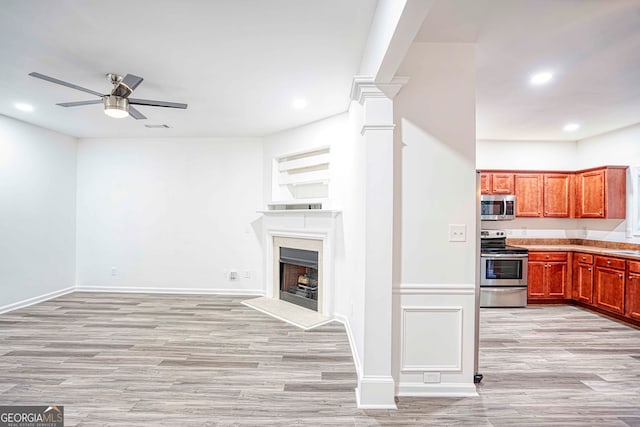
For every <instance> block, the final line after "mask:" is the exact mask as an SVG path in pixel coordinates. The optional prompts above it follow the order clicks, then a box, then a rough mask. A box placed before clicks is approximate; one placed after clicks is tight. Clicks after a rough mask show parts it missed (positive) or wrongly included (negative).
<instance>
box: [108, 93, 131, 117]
mask: <svg viewBox="0 0 640 427" xmlns="http://www.w3.org/2000/svg"><path fill="white" fill-rule="evenodd" d="M104 111H105V113H106V114H107V115H109V116H111V117H117V118H119V117H126V116H128V115H129V100H128V99H127V98H123V97H121V96H115V95H105V96H104Z"/></svg>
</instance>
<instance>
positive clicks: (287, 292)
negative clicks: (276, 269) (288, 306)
mask: <svg viewBox="0 0 640 427" xmlns="http://www.w3.org/2000/svg"><path fill="white" fill-rule="evenodd" d="M279 255H280V299H281V300H283V301H287V302H290V303H292V304H296V305H299V306H302V307H305V308H308V309H310V310H314V311H318V252H317V251H312V250H306V249H296V248H288V247H280V254H279Z"/></svg>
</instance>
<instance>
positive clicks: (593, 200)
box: [576, 169, 605, 218]
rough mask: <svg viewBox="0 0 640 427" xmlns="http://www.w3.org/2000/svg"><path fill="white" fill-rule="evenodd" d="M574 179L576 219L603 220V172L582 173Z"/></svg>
mask: <svg viewBox="0 0 640 427" xmlns="http://www.w3.org/2000/svg"><path fill="white" fill-rule="evenodd" d="M576 178H577V180H578V182H577V185H576V188H577V194H576V198H577V204H578V217H580V218H604V203H605V193H604V190H605V171H604V170H603V169H600V170H595V171H589V172H583V173H580V174H578V175H577V177H576Z"/></svg>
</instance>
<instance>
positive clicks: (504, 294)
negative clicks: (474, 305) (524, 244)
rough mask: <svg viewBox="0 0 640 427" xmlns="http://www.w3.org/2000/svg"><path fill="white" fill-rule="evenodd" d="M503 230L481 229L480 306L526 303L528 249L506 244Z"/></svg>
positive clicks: (520, 304) (508, 305)
mask: <svg viewBox="0 0 640 427" xmlns="http://www.w3.org/2000/svg"><path fill="white" fill-rule="evenodd" d="M506 236H507V234H506V232H505V231H504V230H481V231H480V307H526V306H527V273H528V263H529V251H527V250H526V249H522V248H517V247H512V246H507V245H506V238H507V237H506Z"/></svg>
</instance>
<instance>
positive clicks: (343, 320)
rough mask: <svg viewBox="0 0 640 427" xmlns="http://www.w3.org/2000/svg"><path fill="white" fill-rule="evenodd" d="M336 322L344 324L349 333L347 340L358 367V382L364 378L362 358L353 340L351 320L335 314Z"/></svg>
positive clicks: (354, 362)
mask: <svg viewBox="0 0 640 427" xmlns="http://www.w3.org/2000/svg"><path fill="white" fill-rule="evenodd" d="M333 316H334V320H337V321H338V322H340V323H342V324H343V325H344V328H345V330H346V331H347V338H349V347H351V356H352V357H353V364H354V365H355V366H356V374H357V375H358V380H360V378H362V363H360V357H359V356H358V348H357V347H356V342H355V339H354V338H353V331H351V325H350V324H349V319H347V317H346V316H343V315H342V314H334V315H333Z"/></svg>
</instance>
